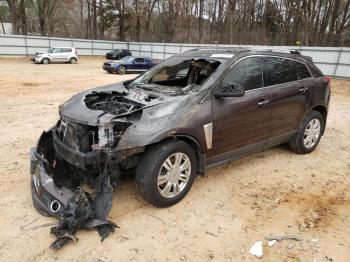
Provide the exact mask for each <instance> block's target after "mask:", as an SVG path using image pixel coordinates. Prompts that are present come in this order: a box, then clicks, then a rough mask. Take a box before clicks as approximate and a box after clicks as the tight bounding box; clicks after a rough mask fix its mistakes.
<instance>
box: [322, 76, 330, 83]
mask: <svg viewBox="0 0 350 262" xmlns="http://www.w3.org/2000/svg"><path fill="white" fill-rule="evenodd" d="M323 80H324V81H326V82H328V83H329V82H331V80H332V78H331V77H330V76H324V77H323Z"/></svg>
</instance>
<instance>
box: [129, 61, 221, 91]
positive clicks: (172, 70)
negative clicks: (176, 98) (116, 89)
mask: <svg viewBox="0 0 350 262" xmlns="http://www.w3.org/2000/svg"><path fill="white" fill-rule="evenodd" d="M219 65H220V62H219V61H218V60H215V59H206V58H194V57H183V56H175V57H171V58H169V59H167V60H165V61H164V62H162V63H160V64H158V65H156V66H155V67H153V68H152V69H150V70H149V71H147V72H146V73H144V74H143V75H141V76H139V77H138V78H136V79H135V80H134V81H132V82H131V83H130V84H129V85H128V87H140V88H144V89H153V90H156V91H162V90H166V91H168V90H170V89H173V90H181V89H183V88H184V87H187V86H190V85H202V84H203V83H204V82H205V81H206V80H207V79H209V77H210V76H211V74H212V73H213V72H214V71H215V70H216V69H217V68H218V67H219Z"/></svg>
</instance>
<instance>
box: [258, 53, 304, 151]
mask: <svg viewBox="0 0 350 262" xmlns="http://www.w3.org/2000/svg"><path fill="white" fill-rule="evenodd" d="M300 66H304V65H303V64H300V63H299V62H296V61H294V60H290V59H287V58H283V57H272V56H265V57H263V72H264V85H265V86H266V87H269V88H270V90H271V95H272V100H271V121H270V131H269V135H268V141H267V143H268V144H274V143H279V142H281V141H282V140H288V139H289V137H290V136H291V134H293V133H294V132H295V131H297V130H298V129H299V125H300V122H301V121H302V118H303V116H304V113H305V111H306V110H307V108H308V105H309V103H310V90H309V89H308V86H307V85H306V83H304V80H302V79H300V78H302V77H304V78H305V75H304V76H302V75H301V74H302V72H301V71H300V70H299V71H300V72H299V74H300V76H299V75H298V68H299V67H300ZM306 70H307V68H306ZM307 72H308V71H307ZM304 74H305V72H304Z"/></svg>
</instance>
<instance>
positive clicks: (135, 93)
mask: <svg viewBox="0 0 350 262" xmlns="http://www.w3.org/2000/svg"><path fill="white" fill-rule="evenodd" d="M101 94H103V95H104V96H108V95H109V94H113V96H114V97H118V96H119V95H120V97H122V99H123V102H120V103H122V104H128V102H130V103H131V104H137V105H138V106H137V107H132V108H131V109H130V111H127V112H122V113H115V112H113V113H111V112H107V111H105V110H99V109H91V106H90V108H89V107H88V105H89V104H87V103H86V101H87V98H90V97H94V96H95V95H96V96H98V95H101ZM164 101H165V99H164V97H162V96H159V97H155V98H154V97H152V99H149V93H147V92H146V91H144V90H141V89H138V88H133V89H130V90H129V89H127V88H125V86H124V84H123V82H120V83H116V84H111V85H106V86H102V87H98V88H94V89H91V90H88V91H84V92H81V93H79V94H77V95H75V96H73V97H72V98H70V99H69V100H68V101H67V102H65V103H64V104H62V105H60V107H59V114H60V115H61V116H62V117H64V118H66V119H68V120H71V121H73V122H76V123H81V124H86V125H99V124H100V123H101V121H106V120H107V119H113V118H114V117H116V116H118V115H125V114H130V113H132V112H135V111H137V110H141V109H144V108H146V107H152V106H155V105H157V104H160V103H163V102H164ZM102 119H104V120H102Z"/></svg>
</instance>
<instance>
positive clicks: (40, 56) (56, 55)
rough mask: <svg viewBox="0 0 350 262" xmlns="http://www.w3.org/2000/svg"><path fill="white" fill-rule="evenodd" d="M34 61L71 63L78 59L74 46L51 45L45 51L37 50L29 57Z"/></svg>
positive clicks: (41, 62) (40, 62)
mask: <svg viewBox="0 0 350 262" xmlns="http://www.w3.org/2000/svg"><path fill="white" fill-rule="evenodd" d="M31 60H32V61H33V62H34V63H38V64H49V63H67V62H69V63H71V64H75V63H76V62H77V61H78V54H77V50H76V49H75V48H74V47H52V48H49V49H48V50H47V52H37V53H36V54H35V55H34V56H33V57H32V59H31Z"/></svg>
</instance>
